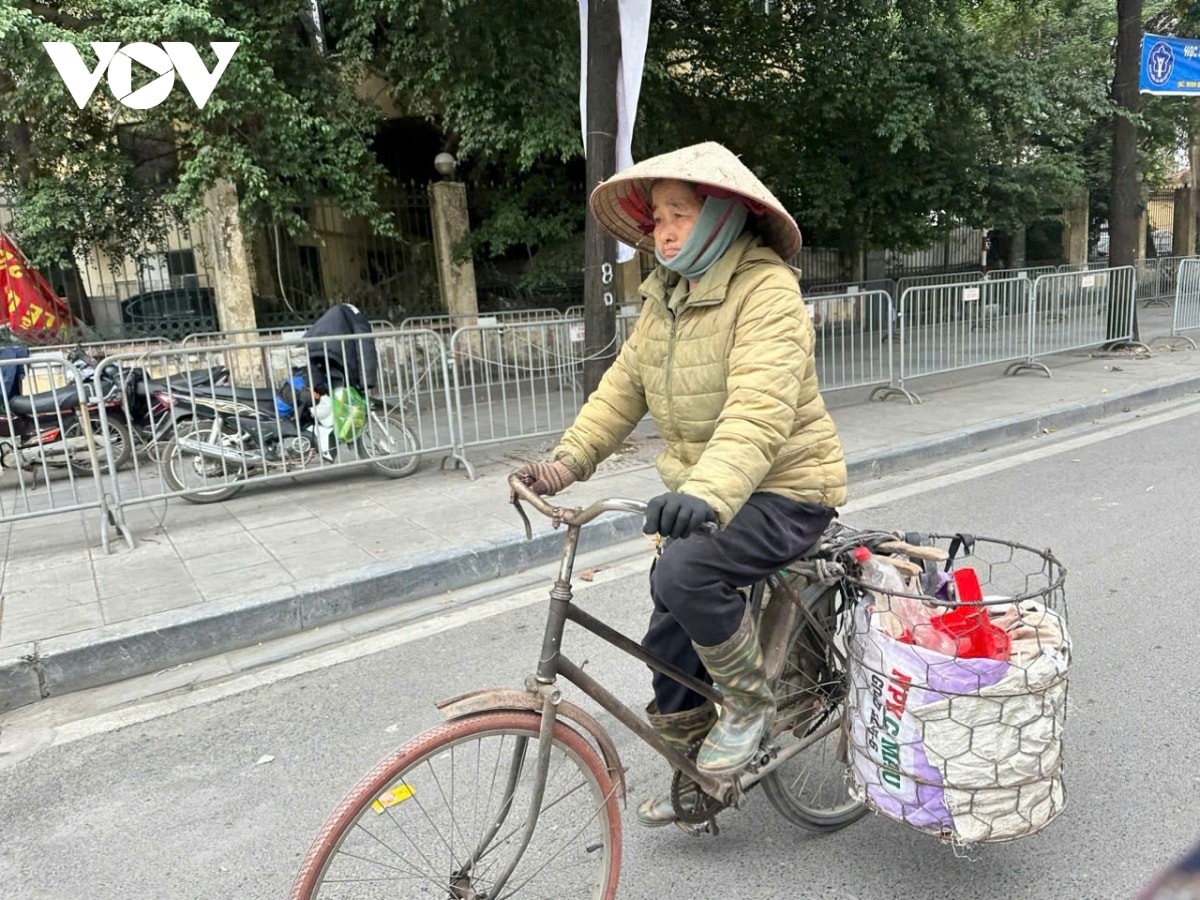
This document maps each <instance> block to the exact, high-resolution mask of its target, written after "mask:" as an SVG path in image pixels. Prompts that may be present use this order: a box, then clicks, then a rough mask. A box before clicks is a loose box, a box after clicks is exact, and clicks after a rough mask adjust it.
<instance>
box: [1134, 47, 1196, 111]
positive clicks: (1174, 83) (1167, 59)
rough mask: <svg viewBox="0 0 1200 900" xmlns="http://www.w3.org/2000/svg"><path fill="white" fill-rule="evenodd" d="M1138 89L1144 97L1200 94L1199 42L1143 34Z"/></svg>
mask: <svg viewBox="0 0 1200 900" xmlns="http://www.w3.org/2000/svg"><path fill="white" fill-rule="evenodd" d="M1138 90H1139V91H1140V92H1141V93H1143V94H1171V95H1175V96H1190V95H1200V41H1194V40H1188V39H1187V38H1175V37H1162V36H1160V35H1157V34H1147V35H1145V36H1144V37H1143V39H1142V73H1141V77H1140V78H1139V79H1138Z"/></svg>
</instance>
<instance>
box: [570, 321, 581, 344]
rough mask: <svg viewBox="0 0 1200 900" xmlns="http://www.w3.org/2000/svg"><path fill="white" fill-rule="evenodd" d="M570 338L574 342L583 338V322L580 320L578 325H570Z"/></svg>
mask: <svg viewBox="0 0 1200 900" xmlns="http://www.w3.org/2000/svg"><path fill="white" fill-rule="evenodd" d="M571 340H572V341H573V342H574V343H576V344H577V343H579V342H580V341H582V340H583V323H582V322H580V323H579V324H578V325H572V326H571Z"/></svg>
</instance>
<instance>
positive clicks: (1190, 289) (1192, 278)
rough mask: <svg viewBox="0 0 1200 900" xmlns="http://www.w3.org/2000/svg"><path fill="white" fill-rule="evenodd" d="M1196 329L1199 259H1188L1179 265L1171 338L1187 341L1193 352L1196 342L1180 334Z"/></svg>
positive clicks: (1199, 321)
mask: <svg viewBox="0 0 1200 900" xmlns="http://www.w3.org/2000/svg"><path fill="white" fill-rule="evenodd" d="M1197 328H1200V259H1196V258H1195V257H1189V258H1187V259H1185V260H1183V261H1182V262H1181V263H1180V264H1179V277H1178V279H1177V280H1176V282H1175V312H1174V315H1173V316H1172V317H1171V337H1172V338H1178V339H1180V340H1183V341H1187V342H1188V344H1190V345H1191V348H1192V349H1193V350H1195V349H1196V342H1195V341H1194V340H1192V338H1190V337H1188V336H1187V335H1186V334H1183V333H1182V332H1184V331H1192V330H1195V329H1197Z"/></svg>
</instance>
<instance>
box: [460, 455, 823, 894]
mask: <svg viewBox="0 0 1200 900" xmlns="http://www.w3.org/2000/svg"><path fill="white" fill-rule="evenodd" d="M508 483H509V487H510V489H511V491H512V497H513V505H514V506H515V507H516V509H517V512H518V513H519V514H520V516H521V518H522V519H523V520H524V523H525V531H526V535H527V536H532V528H531V526H530V523H529V518H528V516H526V514H525V511H524V510H523V509H522V508H521V505H520V500H525V501H526V502H528V503H529V504H530V505H532V506H533V507H534V508H535V509H537V510H538V511H539V512H541V513H543V514H544V515H546V516H547V517H548V518H550V519H551V521H552V522H553V523H554V527H556V528H557V527H558V526H559V525H563V524H565V525H566V526H567V535H566V538H565V540H564V542H563V555H562V558H561V560H560V562H559V570H558V576H557V578H556V579H555V582H554V586H553V587H552V588H551V590H550V609H549V613H548V615H547V619H546V629H545V632H544V634H543V637H542V649H541V655H540V656H539V660H538V665H537V670H536V673H535V675H534V676H533V679H532V680H531V681H530V682H528V683H527V688H528V689H529V691H530V692H531V693H533V694H535V695H537V697H538V698H540V700H541V703H540V707H541V714H542V720H541V728H540V730H539V736H538V756H537V761H536V764H535V765H536V772H535V778H536V780H535V782H534V789H533V797H532V798H531V801H530V804H529V810H528V812H527V814H526V822H525V827H524V830H523V833H522V836H521V840H520V843H519V847H518V848H517V851H516V852H515V853H514V854H513V857H512V859H511V861H510V862H509V864H508V867H507V868H506V870H505V871H504V872H503V873H502V874H501V875H500V877H499V878H498V879H497V880H496V882H495V883H494V886H493V892H496V893H497V894H498V892H499V891H500V889H501V888H503V886H504V885H505V883H507V881H508V878H509V877H510V876H511V875H512V873H513V871H515V869H516V867H517V864H518V863H519V862H520V859H521V855H522V853H524V851H525V848H526V847H527V846H528V844H529V841H530V839H531V838H532V836H533V830H534V828H535V827H536V824H537V818H538V815H539V813H540V807H541V801H542V794H543V789H544V787H545V782H546V775H547V771H548V767H549V764H550V753H549V750H550V745H551V734H552V729H553V726H554V722H555V721H556V719H557V717H558V709H557V707H558V706H559V704H560V703H561V702H562V697H561V693H560V691H559V690H558V688H557V687H556V683H557V680H558V677H559V676H560V675H561V676H562V677H564V678H566V679H567V680H568V681H569V682H571V683H572V684H574V685H575V686H576V687H578V688H579V689H580V690H582V691H583V692H584V693H585V694H587V695H588V696H589V697H591V698H592V699H593V700H595V701H596V702H597V703H598V704H599V705H600V706H601V707H602V708H603V709H605V710H606V711H607V712H609V713H611V714H612V715H613V716H614V717H615V718H616V719H617V720H618V721H619V722H620V723H621V724H622V725H624V726H625V727H626V728H628V729H629V730H630V731H632V732H633V733H634V734H636V735H637V736H638V737H639V738H641V740H642V741H644V742H645V743H646V744H648V745H650V746H651V747H652V748H653V749H654V750H655V752H657V753H658V754H659V755H660V756H662V757H663V758H665V759H666V760H667V761H668V762H669V763H670V764H671V765H672V766H673V767H675V768H676V769H678V770H679V771H681V772H682V773H683V774H684V775H685V776H687V777H688V778H690V779H691V780H693V781H694V782H696V784H698V785H699V786H700V788H701V790H703V791H704V792H705V793H706V794H709V795H710V796H712V797H714V798H716V799H718V800H720V801H721V802H722V803H724V804H725V805H726V806H736V805H737V804H738V801H739V800H740V798H741V796H742V795H743V794H744V793H745V791H746V790H747V789H748V788H749V787H750V786H751V785H753V784H755V783H757V782H758V781H760V780H761V779H762V778H763V777H764V776H766V775H767V774H769V773H770V772H771V771H772V770H774V769H775V768H777V767H778V766H780V765H782V764H783V763H784V762H786V761H787V760H788V759H790V758H791V757H792V756H794V755H795V754H797V753H799V752H801V751H802V750H804V749H806V748H807V747H808V746H809V745H810V744H811V743H812V742H813V741H816V740H819V739H820V738H822V737H824V736H825V735H827V734H828V733H829V730H830V729H832V728H836V727H837V724H836V722H835V723H833V724H832V725H823V726H822V727H821V729H819V730H818V731H817V732H815V733H813V734H811V735H808V737H807V738H806V739H803V740H801V741H799V742H798V743H797V744H794V745H792V746H790V747H788V748H786V749H785V750H783V751H781V752H779V753H777V754H775V755H774V756H773V757H772V758H771V759H770V760H768V761H766V762H765V764H763V765H761V766H759V767H758V769H757V771H752V772H749V773H742V774H737V775H731V776H724V777H716V776H712V775H709V774H706V773H704V772H702V771H700V770H699V769H698V768H697V767H696V764H695V762H694V760H692V759H690V758H688V757H687V756H685V755H684V754H682V753H679V752H678V751H676V750H675V749H673V748H672V747H670V746H668V745H667V743H666V742H665V741H663V740H662V738H661V737H660V736H659V735H658V733H657V732H655V731H654V729H653V728H652V727H651V726H650V724H649V723H648V722H646V721H644V720H643V719H642V717H641V716H639V715H638V714H637V713H636V712H634V711H633V710H632V709H630V708H629V707H628V706H626V705H625V704H624V703H622V702H621V701H620V700H618V699H617V698H616V697H615V696H614V695H613V694H612V693H610V692H609V691H608V690H607V689H606V688H605V687H604V686H603V685H601V684H600V683H599V682H598V681H596V679H594V678H592V677H591V676H590V675H588V674H587V673H585V672H584V671H583V669H582V668H580V666H578V665H577V664H576V663H575V662H573V661H572V660H571V659H569V658H568V657H566V656H565V655H563V653H562V652H561V647H562V637H563V631H564V629H565V627H566V623H567V622H568V621H572V622H574V623H576V624H577V625H579V626H581V627H582V628H584V629H586V630H587V631H589V632H591V633H592V634H594V635H596V636H597V637H599V638H601V639H602V640H604V641H606V642H608V643H609V644H612V645H613V646H614V647H616V648H617V649H619V650H621V651H622V652H624V653H626V654H628V655H630V656H632V657H634V658H635V659H637V660H640V661H641V662H642V663H644V664H645V665H647V666H650V667H651V668H653V669H655V670H656V671H659V672H661V673H663V674H664V675H667V676H668V677H670V678H672V679H674V680H675V681H677V682H679V683H680V684H683V685H685V686H686V687H688V688H690V689H691V690H693V691H695V692H696V693H698V694H700V695H701V696H703V697H706V698H708V699H709V700H712V701H713V702H716V703H720V700H721V695H720V693H719V692H718V691H717V690H716V689H715V688H714V687H713V686H712V685H710V684H707V683H705V682H702V681H700V680H698V679H696V678H693V677H692V676H690V675H688V674H687V673H685V672H683V671H682V670H681V669H679V668H678V667H676V666H674V665H672V664H671V663H669V662H667V661H665V660H663V659H661V658H659V657H657V656H655V655H654V654H652V653H650V652H649V651H647V650H646V649H644V648H643V647H642V646H641V645H640V644H639V643H637V642H635V641H634V640H632V639H631V638H629V637H627V636H626V635H624V634H621V633H620V632H619V631H617V630H616V629H614V628H611V627H610V626H608V625H606V624H605V623H604V622H602V621H600V620H599V619H597V618H595V617H594V616H592V615H590V614H588V613H586V612H584V611H583V610H581V609H579V608H578V607H576V606H575V605H574V604H573V603H572V602H571V599H572V591H571V574H572V570H573V568H574V563H575V554H576V552H577V550H578V546H579V535H580V529H581V528H582V526H583V525H584V524H586V523H587V522H590V521H591V520H593V519H595V518H596V517H597V516H599V515H602V514H603V513H606V512H618V511H624V512H633V513H643V512H645V508H646V505H645V504H644V503H642V502H641V501H637V500H625V499H608V500H600V501H597V502H596V503H593V504H592V505H591V506H589V507H587V508H586V509H567V508H562V507H555V506H551V505H550V504H548V503H547V502H546V501H545V500H543V499H542V498H541V497H539V496H538V495H537V494H535V493H533V492H532V491H531V490H530V489H529V488H528V487H527V486H526V485H525V484H524V483H522V482H521V481H520V480H519V479H517V478H516V477H515V476H510V478H509V482H508ZM767 584H770V585H771V587H772V590H773V591H775V592H778V593H777V596H782V597H786V598H788V600H789V602H786V603H772V604H770V605H769V606H768V607H767V609H766V612H765V613H764V617H763V622H762V626H761V632H762V633H763V634H764V635H769V636H770V639H769V640H768V641H767V643H766V645H765V646H764V648H763V649H764V656H765V665H766V671H767V676H768V678H769V679H770V680H771V681H774V680H775V679H776V678H778V677H779V675H780V673H781V672H782V670H783V666H784V664H785V663H786V653H787V648H788V643H789V640H788V639H789V637H790V635H791V633H792V630H793V628H794V627H795V625H796V624H797V622H798V621H799V616H800V615H801V614H802V609H803V607H802V604H801V603H800V602H799V601H798V598H797V597H796V596H795V594H794V592H793V591H792V590H791V588H790V587H788V585H787V584H786V583H784V582H783V580H782V579H780V578H779V577H778V576H771V577H769V578H768V579H766V580H764V581H760V582H758V583H756V584H755V585H754V586H753V588H752V590H751V597H750V602H751V603H753V604H755V607H754V608H755V609H759V608H761V601H762V595H763V592H764V588H765V586H766V585H767ZM820 587H821V589H824V586H823V585H822V586H820ZM530 707H531V708H532V707H533V704H530ZM598 727H599V726H598V725H597V728H598ZM589 730H590V729H589ZM610 745H611V742H610ZM525 750H526V745H525V742H524V741H519V742H518V743H517V746H516V747H515V748H514V751H513V764H512V766H511V770H512V771H511V772H510V777H509V783H508V785H507V787H506V793H505V796H504V800H503V802H502V803H501V804H500V810H499V811H498V812H497V817H496V820H495V821H494V822H493V824H492V825H491V826H490V828H489V831H488V836H487V839H485V840H483V841H481V842H480V846H479V848H478V849H477V850H476V851H475V853H474V854H472V857H471V858H470V859H468V860H467V861H466V863H465V864H464V866H463V867H462V868H461V869H460V870H459V872H458V875H460V876H464V877H465V876H466V875H468V874H469V872H470V870H471V869H472V867H473V866H474V865H475V863H476V862H477V861H478V858H479V857H480V856H481V855H482V854H483V852H484V849H485V848H486V846H487V843H488V840H490V837H491V836H494V835H495V834H496V833H498V832H499V830H500V828H501V826H502V825H503V823H504V821H505V820H506V819H507V817H508V814H509V812H510V811H511V805H512V803H511V801H512V792H513V789H514V786H515V779H516V773H517V772H518V771H519V763H520V762H521V760H522V759H523V757H524V754H525Z"/></svg>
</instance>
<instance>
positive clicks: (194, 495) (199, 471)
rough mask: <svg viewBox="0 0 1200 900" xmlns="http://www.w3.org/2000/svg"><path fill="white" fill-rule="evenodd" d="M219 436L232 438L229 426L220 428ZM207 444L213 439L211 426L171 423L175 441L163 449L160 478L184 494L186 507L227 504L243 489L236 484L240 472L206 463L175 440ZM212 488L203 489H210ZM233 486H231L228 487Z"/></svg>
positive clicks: (215, 461)
mask: <svg viewBox="0 0 1200 900" xmlns="http://www.w3.org/2000/svg"><path fill="white" fill-rule="evenodd" d="M220 429H221V432H220V433H221V434H222V435H231V434H236V431H235V430H234V429H233V428H232V427H231V426H229V425H227V424H225V423H224V422H222V423H221V424H220ZM181 437H182V438H191V439H192V440H197V441H208V440H211V439H212V437H213V422H212V420H209V419H205V420H201V421H196V420H195V419H184V420H183V421H180V422H176V423H175V437H173V438H172V439H171V440H170V441H168V442H167V445H166V447H165V448H164V449H163V453H162V461H163V478H164V479H166V482H167V485H168V486H169V487H170V488H171V490H173V491H184V492H186V493H184V494H183V499H184V500H187V501H188V502H189V503H220V502H221V501H222V500H228V499H229V498H230V497H232V496H233V495H234V494H236V493H237V492H238V491H240V490H241V489H242V487H243V485H242V484H240V483H238V482H240V481H241V479H242V478H243V477H244V470H243V469H242V468H240V467H237V466H235V465H234V464H232V463H228V462H223V461H222V460H219V459H209V458H208V457H205V456H201V455H200V454H198V453H195V452H193V451H190V450H184V449H183V448H182V447H180V446H179V438H181ZM214 482H215V483H216V484H217V486H216V487H204V485H212V484H214ZM230 482H234V483H230Z"/></svg>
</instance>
